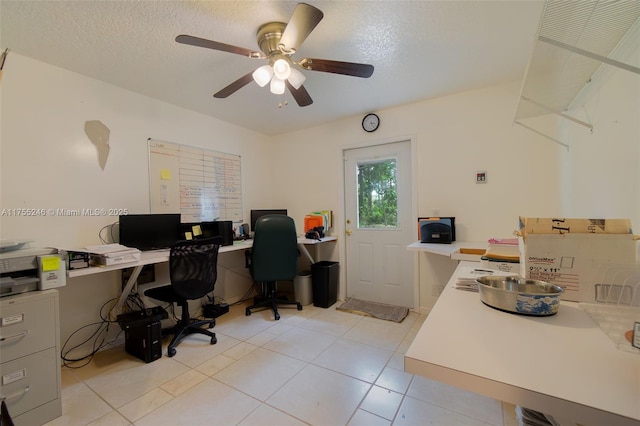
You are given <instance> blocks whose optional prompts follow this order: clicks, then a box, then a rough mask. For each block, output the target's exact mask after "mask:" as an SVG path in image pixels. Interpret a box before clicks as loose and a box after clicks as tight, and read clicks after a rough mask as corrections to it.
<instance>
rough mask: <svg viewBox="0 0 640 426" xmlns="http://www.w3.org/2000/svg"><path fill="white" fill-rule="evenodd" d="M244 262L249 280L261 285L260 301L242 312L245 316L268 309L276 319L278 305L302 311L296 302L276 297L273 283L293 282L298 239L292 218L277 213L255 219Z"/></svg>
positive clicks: (296, 263)
mask: <svg viewBox="0 0 640 426" xmlns="http://www.w3.org/2000/svg"><path fill="white" fill-rule="evenodd" d="M248 259H249V262H248V263H249V270H250V271H251V277H252V278H253V280H254V281H255V282H259V283H260V284H261V286H262V300H258V301H257V302H256V303H254V304H253V305H251V306H249V307H248V308H247V309H246V311H245V314H246V315H247V316H249V315H251V310H252V309H258V308H271V309H273V314H274V317H275V319H276V320H279V319H280V314H279V313H278V305H296V307H297V308H298V310H299V311H301V310H302V305H301V304H300V303H298V302H295V301H289V300H285V299H278V298H277V297H276V290H277V282H278V281H284V280H293V279H294V278H295V276H296V275H297V273H298V236H297V234H296V225H295V223H294V221H293V219H291V218H290V217H289V216H285V215H279V214H274V215H266V216H262V217H261V218H259V219H258V220H257V222H256V229H255V230H254V237H253V247H252V248H251V253H250V254H249V257H248Z"/></svg>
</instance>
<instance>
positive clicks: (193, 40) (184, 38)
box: [176, 34, 266, 59]
mask: <svg viewBox="0 0 640 426" xmlns="http://www.w3.org/2000/svg"><path fill="white" fill-rule="evenodd" d="M176 41H177V42H178V43H182V44H189V45H191V46H197V47H205V48H207V49H214V50H220V51H222V52H229V53H235V54H236V55H242V56H247V57H249V58H255V59H264V58H266V56H265V55H264V54H263V53H262V52H257V51H255V50H251V49H246V48H244V47H239V46H233V45H231V44H225V43H220V42H217V41H213V40H207V39H204V38H200V37H194V36H190V35H185V34H181V35H179V36H177V37H176Z"/></svg>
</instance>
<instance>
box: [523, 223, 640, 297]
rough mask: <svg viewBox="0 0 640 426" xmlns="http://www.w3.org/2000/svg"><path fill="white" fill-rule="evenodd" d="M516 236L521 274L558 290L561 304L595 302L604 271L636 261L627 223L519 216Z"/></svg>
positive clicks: (634, 243)
mask: <svg viewBox="0 0 640 426" xmlns="http://www.w3.org/2000/svg"><path fill="white" fill-rule="evenodd" d="M545 232H546V233H545ZM517 234H518V235H519V250H520V275H522V276H524V277H526V278H531V279H535V280H542V281H547V282H549V283H552V284H556V285H559V286H561V287H562V288H564V289H565V292H564V294H563V295H562V299H563V300H569V301H575V302H594V301H595V298H596V284H597V282H596V281H597V279H598V277H599V276H601V271H602V269H603V268H606V267H607V266H608V265H617V264H622V263H627V264H628V263H635V261H636V250H637V237H636V236H634V235H633V234H632V233H631V226H630V221H629V220H626V219H606V220H605V219H539V218H535V219H528V218H520V229H519V230H518V232H517Z"/></svg>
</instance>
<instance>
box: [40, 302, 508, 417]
mask: <svg viewBox="0 0 640 426" xmlns="http://www.w3.org/2000/svg"><path fill="white" fill-rule="evenodd" d="M280 313H281V316H282V318H281V319H280V320H279V321H274V319H273V315H272V313H271V312H270V311H267V310H265V311H260V312H254V313H253V314H252V315H251V316H249V317H246V316H245V315H244V306H242V305H234V306H231V309H230V312H229V313H228V314H225V315H223V316H222V317H220V318H218V320H217V324H216V327H215V328H214V331H215V332H216V334H217V337H218V343H217V344H215V345H210V344H209V340H208V339H207V338H206V337H205V336H199V335H192V336H189V337H187V339H185V340H184V341H183V342H181V343H180V345H179V346H178V347H177V354H176V355H175V356H174V357H172V358H169V357H167V356H163V357H162V358H161V359H159V360H157V361H154V362H151V363H149V364H145V363H144V362H143V361H141V360H139V359H137V358H135V357H133V356H131V355H128V354H127V353H126V352H125V351H124V347H116V348H112V349H109V350H106V351H102V352H100V353H98V354H97V356H96V357H94V359H93V361H92V362H91V363H90V364H89V365H87V366H85V367H82V368H79V369H69V368H63V369H62V416H61V417H59V418H57V419H55V420H53V421H52V422H50V423H48V425H49V426H57V425H65V426H67V425H72V426H76V425H108V426H112V425H113V426H117V425H136V426H143V425H154V426H162V425H189V426H194V425H304V424H310V425H367V426H369V425H391V424H394V425H426V424H431V425H443V426H448V425H484V426H486V425H495V426H514V425H516V424H517V422H516V419H515V412H514V407H513V406H511V405H509V404H503V403H501V402H499V401H496V400H493V399H491V398H487V397H484V396H481V395H478V394H474V393H470V392H467V391H464V390H461V389H457V388H454V387H451V386H447V385H444V384H442V383H438V382H435V381H432V380H428V379H426V378H423V377H419V376H413V375H411V374H408V373H405V372H404V371H403V363H404V361H403V356H404V353H405V351H406V350H407V348H408V347H409V345H410V344H411V341H412V340H413V338H414V336H415V335H416V333H417V331H418V330H419V328H420V326H421V325H422V323H423V322H424V320H425V316H423V315H418V314H416V313H413V312H411V313H409V315H408V317H407V318H405V319H404V321H403V322H401V323H393V322H389V321H384V320H377V319H373V318H368V317H363V316H358V315H354V314H350V313H345V312H341V311H337V310H336V309H335V306H333V307H331V308H328V309H323V308H318V307H314V306H313V305H308V306H305V307H304V309H303V310H302V311H297V310H296V309H295V308H294V309H291V308H286V307H283V308H281V309H280ZM167 342H168V339H167V341H165V348H164V354H165V355H166V344H167Z"/></svg>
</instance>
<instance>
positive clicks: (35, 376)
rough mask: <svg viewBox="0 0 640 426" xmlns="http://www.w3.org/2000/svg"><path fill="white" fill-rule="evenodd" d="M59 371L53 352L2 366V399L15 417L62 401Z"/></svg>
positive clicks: (0, 387)
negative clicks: (49, 403)
mask: <svg viewBox="0 0 640 426" xmlns="http://www.w3.org/2000/svg"><path fill="white" fill-rule="evenodd" d="M59 368H60V367H59V364H58V356H57V354H56V351H55V349H54V348H51V349H47V350H44V351H41V352H38V353H35V354H32V355H29V356H25V357H22V358H18V359H16V360H13V361H8V362H3V363H2V364H1V365H0V396H2V398H6V400H5V402H6V404H7V407H8V408H9V413H11V416H12V417H17V416H19V415H21V414H23V413H25V412H27V411H29V410H32V409H34V408H37V407H40V406H42V405H44V404H46V403H48V402H51V401H55V400H60V386H59V384H58V370H59Z"/></svg>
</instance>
